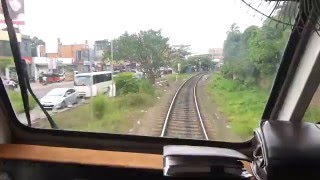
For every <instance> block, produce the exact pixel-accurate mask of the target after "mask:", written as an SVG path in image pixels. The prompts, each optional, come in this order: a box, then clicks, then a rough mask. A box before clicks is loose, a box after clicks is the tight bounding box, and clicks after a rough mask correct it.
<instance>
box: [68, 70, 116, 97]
mask: <svg viewBox="0 0 320 180" xmlns="http://www.w3.org/2000/svg"><path fill="white" fill-rule="evenodd" d="M91 84H92V88H91ZM74 88H75V89H76V90H77V91H78V93H79V97H82V98H85V97H90V96H96V95H97V94H106V95H108V96H110V97H113V96H115V95H116V86H115V83H114V82H113V78H112V72H111V71H101V72H91V73H78V74H76V75H75V77H74ZM91 91H92V95H91Z"/></svg>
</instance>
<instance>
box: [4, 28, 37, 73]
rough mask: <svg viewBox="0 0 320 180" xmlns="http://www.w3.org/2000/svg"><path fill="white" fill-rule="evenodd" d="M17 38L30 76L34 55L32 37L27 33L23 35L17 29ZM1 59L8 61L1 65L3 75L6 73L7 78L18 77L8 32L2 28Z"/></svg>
mask: <svg viewBox="0 0 320 180" xmlns="http://www.w3.org/2000/svg"><path fill="white" fill-rule="evenodd" d="M16 32H17V33H16V35H17V40H18V43H19V46H20V53H21V58H22V60H24V61H25V62H26V64H27V72H28V76H29V77H32V66H31V64H32V55H31V38H30V36H27V35H22V34H20V33H18V31H17V30H16ZM0 61H3V62H5V61H6V62H7V63H1V64H4V66H3V67H0V74H1V76H3V75H5V76H6V78H8V79H9V78H16V73H15V70H14V69H15V66H14V62H13V57H12V51H11V47H10V41H9V36H8V32H7V31H5V30H0Z"/></svg>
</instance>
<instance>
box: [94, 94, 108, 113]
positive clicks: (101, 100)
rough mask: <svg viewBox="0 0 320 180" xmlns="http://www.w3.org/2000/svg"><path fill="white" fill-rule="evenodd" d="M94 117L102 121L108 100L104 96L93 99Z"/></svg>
mask: <svg viewBox="0 0 320 180" xmlns="http://www.w3.org/2000/svg"><path fill="white" fill-rule="evenodd" d="M92 104H93V109H94V112H95V113H94V115H95V117H96V118H97V119H101V118H102V117H103V116H104V114H105V112H106V109H107V99H106V97H105V96H104V95H98V96H96V97H95V98H94V99H93V103H92Z"/></svg>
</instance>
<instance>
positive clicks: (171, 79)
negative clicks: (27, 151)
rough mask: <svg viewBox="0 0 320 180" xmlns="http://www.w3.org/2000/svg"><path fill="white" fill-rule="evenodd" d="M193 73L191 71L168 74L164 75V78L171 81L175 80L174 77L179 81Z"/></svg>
mask: <svg viewBox="0 0 320 180" xmlns="http://www.w3.org/2000/svg"><path fill="white" fill-rule="evenodd" d="M193 75H195V74H194V73H191V74H178V75H177V74H169V75H167V76H166V79H167V80H168V82H169V83H171V82H175V81H176V79H177V80H178V81H181V80H187V79H188V78H190V77H191V76H193ZM176 76H177V78H176Z"/></svg>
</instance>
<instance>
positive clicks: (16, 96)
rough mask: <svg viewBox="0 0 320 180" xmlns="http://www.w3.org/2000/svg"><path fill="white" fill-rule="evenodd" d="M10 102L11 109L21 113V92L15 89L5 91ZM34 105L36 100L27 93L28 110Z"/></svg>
mask: <svg viewBox="0 0 320 180" xmlns="http://www.w3.org/2000/svg"><path fill="white" fill-rule="evenodd" d="M7 93H8V96H9V99H10V102H11V104H12V106H13V109H14V110H15V111H16V112H17V113H22V112H24V107H23V101H22V97H21V92H17V91H11V90H9V91H7ZM35 106H36V101H35V100H34V99H33V97H31V96H30V95H29V107H30V110H31V109H33V108H34V107H35Z"/></svg>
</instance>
